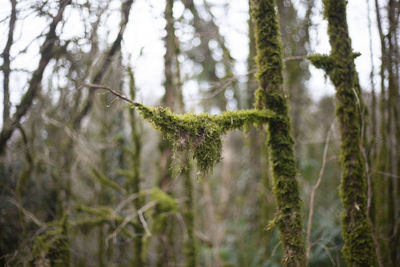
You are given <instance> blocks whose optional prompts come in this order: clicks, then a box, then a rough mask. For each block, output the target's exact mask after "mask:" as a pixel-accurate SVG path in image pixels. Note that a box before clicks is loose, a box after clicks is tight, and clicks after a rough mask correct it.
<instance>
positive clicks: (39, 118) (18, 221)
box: [0, 0, 400, 266]
mask: <svg viewBox="0 0 400 267" xmlns="http://www.w3.org/2000/svg"><path fill="white" fill-rule="evenodd" d="M276 3H277V11H278V14H279V23H280V30H281V36H282V42H283V47H284V49H283V51H284V62H285V70H284V77H285V88H284V90H285V95H286V96H287V98H288V100H289V106H290V114H291V118H292V125H293V129H292V134H293V136H294V138H295V140H296V145H295V150H296V159H297V168H298V181H299V183H300V185H301V198H302V200H303V203H302V204H303V210H302V211H303V220H304V223H303V225H304V235H305V237H306V240H307V247H309V249H310V253H309V264H310V265H311V266H344V265H345V263H344V260H343V257H342V254H341V251H340V250H341V248H342V246H343V239H342V237H341V228H340V213H341V210H342V207H341V202H340V199H339V183H340V166H339V162H338V161H339V145H340V142H339V141H340V140H339V135H338V129H337V124H336V121H335V103H334V93H335V91H334V87H333V86H332V84H331V83H330V81H329V79H328V78H327V77H326V76H325V75H324V72H323V71H321V70H317V69H315V68H314V67H312V66H311V65H310V64H309V62H308V61H307V59H306V57H307V55H310V54H312V53H329V51H330V46H329V42H328V37H327V33H326V31H327V22H326V21H325V20H324V19H323V12H322V3H321V1H316V0H277V1H276ZM1 4H2V8H1V10H0V33H1V36H2V38H0V49H2V50H1V53H2V54H1V61H0V62H1V69H0V70H1V72H0V80H1V84H2V90H1V92H0V99H1V104H0V107H1V108H0V114H1V116H2V120H1V122H0V126H1V127H2V131H1V134H0V152H1V153H2V154H1V156H0V213H1V215H0V233H1V235H0V265H4V266H20V265H32V266H53V265H56V266H57V264H58V266H65V262H68V264H69V265H70V266H195V265H197V266H280V261H281V255H282V252H281V244H280V241H279V234H278V231H277V228H276V227H274V226H273V224H270V222H271V221H272V220H273V218H274V215H275V202H274V198H273V196H272V193H271V179H272V177H271V174H270V166H269V163H268V161H267V160H266V158H268V151H267V149H266V147H265V146H264V143H265V141H266V138H267V137H266V134H265V132H266V131H265V129H263V128H264V127H258V128H253V129H248V130H246V131H234V132H230V133H228V134H227V135H226V136H225V137H224V139H223V151H222V159H221V161H220V162H219V163H218V164H217V165H216V166H215V168H214V170H213V171H212V172H210V173H207V174H206V175H204V176H203V175H199V173H198V171H197V169H196V163H195V162H193V161H192V159H191V158H192V156H191V155H190V153H185V152H177V151H174V149H173V147H172V146H171V144H170V143H169V142H168V141H166V140H164V139H163V138H162V137H161V136H160V134H159V132H157V131H156V130H154V129H153V128H152V127H151V125H150V124H149V123H148V122H146V121H144V120H142V119H141V118H140V116H138V115H137V114H136V112H135V111H134V110H133V109H131V108H130V106H129V105H128V104H127V103H126V102H123V101H121V100H119V99H116V98H115V96H113V95H111V94H109V93H107V91H105V90H93V89H90V85H91V84H97V85H102V86H106V87H108V88H112V89H114V90H115V91H118V92H120V93H121V94H123V95H126V96H128V97H129V98H131V99H134V100H135V101H138V102H140V103H144V104H146V105H149V106H159V105H162V106H166V107H169V108H170V109H171V110H172V111H174V112H176V113H185V112H194V113H199V112H208V113H211V114H220V113H221V112H223V111H225V110H240V109H250V108H252V107H253V102H254V97H253V94H254V91H255V90H256V89H257V81H256V79H255V78H254V73H255V72H256V71H257V70H256V66H255V62H254V57H255V53H256V52H255V44H254V36H253V25H252V23H251V22H250V20H249V19H250V16H249V2H248V1H245V0H242V1H238V0H237V1H227V0H219V1H216V0H175V1H173V0H166V1H160V0H152V1H145V0H135V1H131V0H126V1H116V0H115V1H113V0H98V1H89V0H72V1H67V0H57V1H56V0H34V1H33V0H1ZM347 10H348V14H347V17H348V24H349V31H350V36H351V38H352V45H353V49H354V51H355V52H360V53H361V56H360V57H358V58H357V59H356V68H357V71H358V72H359V77H360V83H361V87H362V89H363V95H364V101H365V103H366V105H367V106H368V109H369V113H368V116H369V117H368V118H365V126H366V127H365V134H366V136H367V138H366V140H367V143H366V144H365V150H364V151H365V156H366V159H367V163H368V166H367V171H368V177H369V186H370V187H369V189H370V194H369V197H370V198H369V214H370V217H371V219H372V221H373V223H374V225H375V231H376V234H377V237H378V240H379V243H380V246H379V249H380V252H381V256H382V258H383V259H384V262H385V264H387V265H385V266H396V259H400V255H399V254H400V238H399V237H398V236H399V234H398V228H399V227H400V223H399V222H400V220H399V210H400V209H399V205H400V183H399V178H400V163H399V160H400V119H399V115H400V114H399V109H400V98H399V82H400V80H399V59H400V55H399V53H400V52H399V49H398V47H399V40H398V34H399V28H398V25H399V14H400V12H399V11H400V4H399V1H395V0H379V1H378V0H374V1H373V0H369V1H355V0H354V1H349V3H348V6H347ZM88 87H89V88H88ZM312 195H314V197H311V196H312ZM396 257H397V258H396Z"/></svg>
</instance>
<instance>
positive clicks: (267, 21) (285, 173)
mask: <svg viewBox="0 0 400 267" xmlns="http://www.w3.org/2000/svg"><path fill="white" fill-rule="evenodd" d="M251 9H252V12H251V14H252V18H253V21H254V24H255V37H256V48H257V58H256V62H257V67H258V74H257V76H258V80H259V89H258V90H257V92H256V107H257V108H258V109H269V110H271V111H273V112H275V114H276V116H275V117H273V118H271V119H269V121H268V125H269V127H268V129H269V140H268V147H269V149H270V153H271V159H270V160H271V161H272V172H273V193H274V196H275V198H276V203H277V208H278V214H277V217H276V219H275V223H276V224H277V225H278V227H279V230H280V232H281V241H282V246H283V250H284V255H283V259H282V264H283V265H284V266H305V265H306V257H305V243H304V237H303V234H302V218H301V214H300V206H301V200H300V196H299V185H298V182H297V180H296V164H295V155H294V150H293V146H294V141H293V138H292V136H291V134H290V131H291V121H290V118H289V115H288V105H287V99H286V97H285V96H284V93H283V88H282V87H283V86H282V84H283V76H282V69H283V67H282V44H281V41H280V35H279V26H278V21H277V15H276V10H275V3H274V0H252V1H251Z"/></svg>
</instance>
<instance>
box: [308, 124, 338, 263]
mask: <svg viewBox="0 0 400 267" xmlns="http://www.w3.org/2000/svg"><path fill="white" fill-rule="evenodd" d="M334 126H335V121H334V122H332V124H331V127H330V129H329V132H328V135H327V136H326V139H325V147H324V152H323V156H322V165H321V169H320V171H319V176H318V180H317V183H316V184H315V185H314V186H313V188H312V191H311V196H310V205H309V207H310V208H309V209H310V211H309V213H308V223H307V234H306V246H307V252H306V257H307V260H309V259H310V252H311V240H310V239H311V225H312V217H313V214H314V197H315V192H316V191H317V189H318V187H319V185H320V184H321V181H322V176H323V175H324V172H325V165H326V162H327V155H328V147H329V142H330V139H331V136H332V133H333V130H334Z"/></svg>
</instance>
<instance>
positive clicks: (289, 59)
mask: <svg viewBox="0 0 400 267" xmlns="http://www.w3.org/2000/svg"><path fill="white" fill-rule="evenodd" d="M306 58H307V56H292V57H285V58H283V62H287V61H295V60H303V59H306Z"/></svg>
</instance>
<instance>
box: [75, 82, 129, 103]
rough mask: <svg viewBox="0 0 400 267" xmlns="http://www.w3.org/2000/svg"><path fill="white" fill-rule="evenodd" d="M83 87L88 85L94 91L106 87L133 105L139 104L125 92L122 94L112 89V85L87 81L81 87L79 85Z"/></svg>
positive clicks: (105, 88)
mask: <svg viewBox="0 0 400 267" xmlns="http://www.w3.org/2000/svg"><path fill="white" fill-rule="evenodd" d="M83 87H87V88H89V89H92V92H93V91H94V90H93V89H104V90H107V91H109V92H110V93H111V94H113V95H115V96H116V97H118V98H120V99H122V100H124V101H126V102H128V103H130V104H132V105H136V104H137V103H136V102H135V101H133V100H132V99H130V98H129V97H127V96H125V95H123V94H120V93H118V92H117V91H115V90H114V89H111V88H110V87H107V86H104V85H100V84H91V83H85V84H83V85H82V86H81V87H79V88H78V89H80V88H83Z"/></svg>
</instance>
